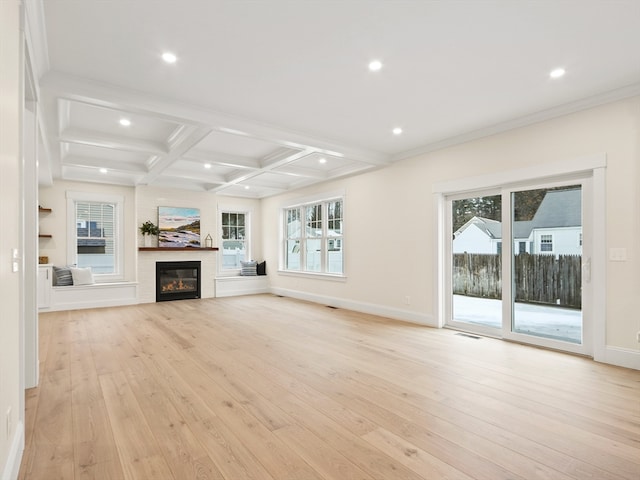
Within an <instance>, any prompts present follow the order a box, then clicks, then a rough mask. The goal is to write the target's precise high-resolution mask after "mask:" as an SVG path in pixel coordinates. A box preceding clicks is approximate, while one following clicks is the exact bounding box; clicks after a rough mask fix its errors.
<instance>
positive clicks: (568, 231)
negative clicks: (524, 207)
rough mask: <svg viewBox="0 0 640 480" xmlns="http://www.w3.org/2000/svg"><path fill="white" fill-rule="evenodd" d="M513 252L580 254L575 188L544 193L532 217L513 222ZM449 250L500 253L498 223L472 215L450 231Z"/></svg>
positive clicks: (578, 193)
mask: <svg viewBox="0 0 640 480" xmlns="http://www.w3.org/2000/svg"><path fill="white" fill-rule="evenodd" d="M513 232H514V241H513V252H514V253H515V254H516V255H517V254H519V253H532V254H552V255H581V254H582V209H581V191H580V189H579V188H574V189H567V190H551V191H549V192H547V193H546V195H545V197H544V199H543V200H542V202H540V206H539V207H538V210H537V211H536V214H535V215H534V217H533V219H532V220H530V221H519V222H514V225H513ZM453 237H454V240H453V253H465V252H466V253H500V250H499V248H500V247H499V245H501V243H502V224H501V223H500V222H498V221H497V220H490V219H488V218H482V217H473V218H472V219H471V220H469V221H468V222H467V223H465V224H464V225H463V226H462V227H460V228H459V229H458V230H457V231H456V232H455V233H454V234H453Z"/></svg>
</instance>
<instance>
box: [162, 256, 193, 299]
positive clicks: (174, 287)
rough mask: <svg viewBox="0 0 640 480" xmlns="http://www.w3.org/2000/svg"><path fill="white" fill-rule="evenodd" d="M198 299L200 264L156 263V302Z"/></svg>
mask: <svg viewBox="0 0 640 480" xmlns="http://www.w3.org/2000/svg"><path fill="white" fill-rule="evenodd" d="M188 298H200V262H156V302H166V301H170V300H184V299H188Z"/></svg>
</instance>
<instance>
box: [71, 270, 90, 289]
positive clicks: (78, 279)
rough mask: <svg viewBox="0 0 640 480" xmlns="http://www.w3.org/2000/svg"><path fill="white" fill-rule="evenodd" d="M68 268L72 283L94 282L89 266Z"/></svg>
mask: <svg viewBox="0 0 640 480" xmlns="http://www.w3.org/2000/svg"><path fill="white" fill-rule="evenodd" d="M69 270H71V276H72V277H73V284H74V285H92V284H93V283H94V282H93V273H91V269H90V268H74V267H70V268H69Z"/></svg>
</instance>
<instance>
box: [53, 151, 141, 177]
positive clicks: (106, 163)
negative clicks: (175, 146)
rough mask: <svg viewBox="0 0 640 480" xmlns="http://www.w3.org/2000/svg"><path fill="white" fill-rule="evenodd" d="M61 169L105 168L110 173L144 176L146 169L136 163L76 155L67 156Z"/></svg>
mask: <svg viewBox="0 0 640 480" xmlns="http://www.w3.org/2000/svg"><path fill="white" fill-rule="evenodd" d="M62 166H63V167H69V166H72V167H87V168H93V169H99V168H106V169H108V170H110V171H113V170H115V171H118V172H122V173H127V172H128V173H138V174H145V173H147V169H146V168H145V167H144V165H140V164H136V163H125V162H118V161H114V160H108V159H103V158H95V157H93V158H89V157H80V156H77V155H69V156H67V157H65V158H64V160H63V161H62Z"/></svg>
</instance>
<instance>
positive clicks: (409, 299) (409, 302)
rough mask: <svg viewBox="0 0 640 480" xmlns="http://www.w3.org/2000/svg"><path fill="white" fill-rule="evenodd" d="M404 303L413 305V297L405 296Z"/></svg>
mask: <svg viewBox="0 0 640 480" xmlns="http://www.w3.org/2000/svg"><path fill="white" fill-rule="evenodd" d="M404 304H405V305H411V297H410V296H409V295H407V296H406V297H404Z"/></svg>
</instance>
